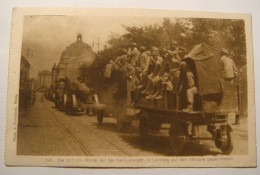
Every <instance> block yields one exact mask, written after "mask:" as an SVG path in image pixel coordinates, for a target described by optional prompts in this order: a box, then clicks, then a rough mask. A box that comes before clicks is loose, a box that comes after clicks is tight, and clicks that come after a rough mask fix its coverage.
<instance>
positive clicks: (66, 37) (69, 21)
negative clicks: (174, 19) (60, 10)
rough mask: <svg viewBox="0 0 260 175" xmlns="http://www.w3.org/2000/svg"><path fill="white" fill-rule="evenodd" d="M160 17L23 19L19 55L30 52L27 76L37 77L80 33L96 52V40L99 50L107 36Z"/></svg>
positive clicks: (154, 21)
mask: <svg viewBox="0 0 260 175" xmlns="http://www.w3.org/2000/svg"><path fill="white" fill-rule="evenodd" d="M162 21H163V18H161V17H156V18H154V17H118V16H117V17H113V16H110V17H102V16H100V17H95V16H93V17H86V16H85V17H83V16H82V17H78V16H77V17H76V16H25V17H24V27H23V46H22V54H23V55H24V56H25V57H27V50H28V49H30V50H31V52H33V57H29V62H30V64H31V73H30V76H31V77H37V74H38V71H39V70H44V69H47V70H50V69H51V68H52V66H53V64H54V63H58V62H59V58H60V55H61V53H62V51H63V50H64V49H65V48H66V47H67V46H68V45H70V44H71V43H73V42H75V41H76V36H77V34H78V33H81V34H82V36H83V42H86V43H88V44H89V45H90V46H92V43H93V42H94V43H95V45H94V48H93V50H94V51H97V41H98V38H99V41H100V48H101V49H102V48H103V46H104V44H106V41H107V40H108V39H109V38H110V36H111V34H119V35H121V34H124V33H125V30H124V28H123V26H122V25H125V26H144V25H150V24H155V23H157V24H161V23H162Z"/></svg>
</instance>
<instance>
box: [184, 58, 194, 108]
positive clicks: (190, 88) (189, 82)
mask: <svg viewBox="0 0 260 175" xmlns="http://www.w3.org/2000/svg"><path fill="white" fill-rule="evenodd" d="M182 71H183V73H184V75H185V77H184V78H185V80H186V81H184V82H186V84H184V86H187V91H186V95H187V100H188V106H187V108H185V109H183V111H184V112H192V111H193V105H194V95H195V94H197V93H198V89H197V87H196V86H195V78H194V74H193V72H192V71H191V69H190V67H189V65H188V64H187V63H186V62H182Z"/></svg>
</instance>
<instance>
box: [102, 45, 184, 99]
mask: <svg viewBox="0 0 260 175" xmlns="http://www.w3.org/2000/svg"><path fill="white" fill-rule="evenodd" d="M185 53H186V50H185V49H184V48H183V47H181V46H178V43H177V42H176V41H173V42H171V43H170V44H169V46H168V48H166V47H161V48H158V47H155V46H154V47H151V48H149V49H148V48H146V47H144V46H139V47H138V46H137V44H136V43H131V45H130V47H129V48H128V49H122V54H121V55H120V56H118V57H117V58H116V59H114V60H111V61H110V62H109V64H107V65H106V69H105V77H107V78H110V76H111V73H112V71H113V70H119V71H121V72H123V73H125V74H126V75H127V76H128V77H129V79H130V80H129V81H128V82H129V83H128V90H129V91H131V92H132V102H134V100H135V99H136V98H135V96H134V95H133V94H135V93H134V92H136V91H137V90H139V92H141V93H142V94H145V95H146V97H145V98H146V99H162V98H163V93H164V91H165V90H169V91H172V90H174V89H175V88H176V83H177V82H178V81H177V80H178V77H179V74H180V66H181V60H182V59H183V57H184V55H185Z"/></svg>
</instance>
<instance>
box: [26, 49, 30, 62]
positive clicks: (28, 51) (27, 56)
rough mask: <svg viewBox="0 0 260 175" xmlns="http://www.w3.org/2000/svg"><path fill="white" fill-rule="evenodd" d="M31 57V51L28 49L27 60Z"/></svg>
mask: <svg viewBox="0 0 260 175" xmlns="http://www.w3.org/2000/svg"><path fill="white" fill-rule="evenodd" d="M29 56H30V49H29V48H28V49H27V56H26V59H27V60H28V59H29Z"/></svg>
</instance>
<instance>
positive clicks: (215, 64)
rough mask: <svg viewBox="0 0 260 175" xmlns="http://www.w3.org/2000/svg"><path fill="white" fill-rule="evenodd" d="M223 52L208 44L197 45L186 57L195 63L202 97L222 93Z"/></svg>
mask: <svg viewBox="0 0 260 175" xmlns="http://www.w3.org/2000/svg"><path fill="white" fill-rule="evenodd" d="M220 54H221V51H220V50H219V49H217V48H214V47H211V46H208V45H206V44H198V45H196V46H195V47H194V48H193V49H192V50H191V51H190V52H189V53H188V54H187V55H186V57H185V59H192V60H193V61H194V64H195V67H196V73H197V81H198V91H199V94H200V95H201V96H203V95H208V94H217V93H221V92H222V90H221V79H222V76H221V72H222V67H221V60H220V56H221V55H220Z"/></svg>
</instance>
